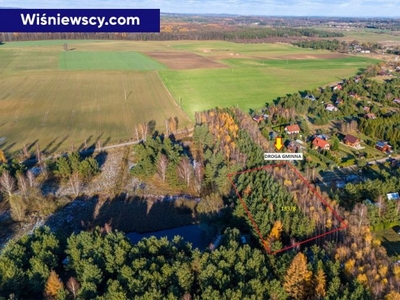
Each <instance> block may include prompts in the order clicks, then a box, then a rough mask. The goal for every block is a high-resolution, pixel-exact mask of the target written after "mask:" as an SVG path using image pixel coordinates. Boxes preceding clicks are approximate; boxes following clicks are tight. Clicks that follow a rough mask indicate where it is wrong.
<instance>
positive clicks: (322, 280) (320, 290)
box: [315, 269, 326, 299]
mask: <svg viewBox="0 0 400 300" xmlns="http://www.w3.org/2000/svg"><path fill="white" fill-rule="evenodd" d="M325 288H326V276H325V273H324V271H323V270H322V269H319V270H318V271H317V274H316V275H315V294H316V295H317V296H318V298H319V299H321V298H323V297H325V294H326V291H325Z"/></svg>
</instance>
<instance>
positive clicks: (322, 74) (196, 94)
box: [160, 57, 377, 117]
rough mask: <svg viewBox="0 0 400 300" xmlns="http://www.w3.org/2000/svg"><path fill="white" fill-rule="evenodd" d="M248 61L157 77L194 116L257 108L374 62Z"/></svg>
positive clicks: (164, 74) (358, 59) (172, 72)
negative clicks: (207, 111)
mask: <svg viewBox="0 0 400 300" xmlns="http://www.w3.org/2000/svg"><path fill="white" fill-rule="evenodd" d="M248 61H249V60H242V59H238V61H236V59H232V60H228V61H227V62H228V63H231V64H232V65H231V67H232V68H230V69H214V70H185V71H172V70H166V71H161V72H160V75H161V77H162V78H163V81H164V82H165V84H166V86H167V88H168V89H169V90H170V92H171V93H172V95H173V97H174V98H175V100H176V101H181V103H182V107H183V109H184V110H185V111H186V112H187V113H188V115H189V116H190V117H193V116H194V112H196V111H201V110H204V109H208V108H212V107H216V106H221V107H225V106H232V105H238V106H239V107H241V108H242V109H245V110H248V109H250V108H251V109H258V108H261V107H262V106H263V105H264V104H265V103H266V102H271V101H273V100H274V99H276V98H277V97H279V96H285V95H286V94H287V93H294V92H298V91H299V90H305V89H311V88H317V87H319V86H321V85H326V84H328V83H331V82H335V81H337V80H339V79H342V78H346V77H349V76H351V75H354V74H356V73H357V72H358V71H359V69H360V68H362V67H365V66H367V65H369V64H371V63H373V62H377V61H376V60H371V59H368V58H365V59H363V58H358V57H349V58H340V59H337V60H335V59H332V61H329V60H307V61H305V62H303V61H302V60H288V61H286V60H285V61H282V60H269V61H267V62H266V64H265V65H260V64H262V62H264V61H265V60H263V61H258V65H257V66H256V67H251V66H246V65H243V63H244V62H248ZM250 61H251V62H254V61H255V60H250ZM291 66H294V67H293V68H292V67H291Z"/></svg>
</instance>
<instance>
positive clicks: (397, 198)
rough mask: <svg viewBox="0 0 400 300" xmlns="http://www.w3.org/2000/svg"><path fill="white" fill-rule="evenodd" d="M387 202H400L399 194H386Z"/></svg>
mask: <svg viewBox="0 0 400 300" xmlns="http://www.w3.org/2000/svg"><path fill="white" fill-rule="evenodd" d="M386 196H387V198H388V200H400V196H399V193H389V194H386Z"/></svg>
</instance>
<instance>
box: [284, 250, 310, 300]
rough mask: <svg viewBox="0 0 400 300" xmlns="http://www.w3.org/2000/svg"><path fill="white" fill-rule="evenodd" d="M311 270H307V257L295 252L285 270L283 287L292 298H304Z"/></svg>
mask: <svg viewBox="0 0 400 300" xmlns="http://www.w3.org/2000/svg"><path fill="white" fill-rule="evenodd" d="M311 276H312V272H311V271H309V270H307V258H306V256H305V255H304V254H303V253H299V254H297V255H296V256H295V257H294V259H293V261H292V263H291V264H290V267H289V269H288V270H287V272H286V276H285V282H284V284H283V287H284V288H285V291H286V292H287V293H288V294H289V295H290V296H291V297H292V298H293V299H296V300H297V299H305V298H306V296H307V294H308V289H309V286H310V283H311Z"/></svg>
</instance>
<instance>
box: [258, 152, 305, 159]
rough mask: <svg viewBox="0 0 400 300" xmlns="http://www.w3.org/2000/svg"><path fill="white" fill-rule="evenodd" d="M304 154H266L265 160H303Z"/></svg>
mask: <svg viewBox="0 0 400 300" xmlns="http://www.w3.org/2000/svg"><path fill="white" fill-rule="evenodd" d="M303 159H304V158H303V153H264V160H303Z"/></svg>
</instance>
